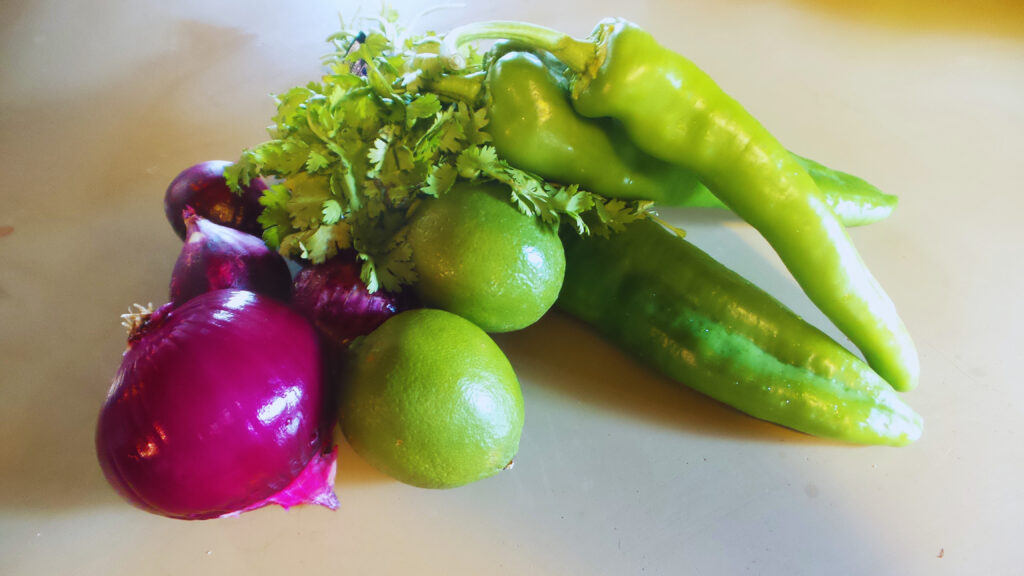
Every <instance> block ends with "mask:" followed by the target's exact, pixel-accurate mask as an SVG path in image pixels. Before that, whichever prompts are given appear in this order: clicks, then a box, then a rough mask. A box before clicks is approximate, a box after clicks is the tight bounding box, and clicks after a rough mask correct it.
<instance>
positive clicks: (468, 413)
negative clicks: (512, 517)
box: [340, 309, 523, 488]
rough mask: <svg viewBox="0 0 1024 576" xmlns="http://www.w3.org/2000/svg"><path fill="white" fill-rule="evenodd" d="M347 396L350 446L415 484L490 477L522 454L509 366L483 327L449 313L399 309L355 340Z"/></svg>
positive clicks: (519, 413)
mask: <svg viewBox="0 0 1024 576" xmlns="http://www.w3.org/2000/svg"><path fill="white" fill-rule="evenodd" d="M340 399H341V403H340V408H341V410H340V417H341V429H342V432H344V434H345V437H346V438H347V439H348V442H349V444H351V446H352V448H353V449H354V450H355V451H356V452H357V453H358V454H360V455H361V456H362V457H363V458H364V459H366V461H368V462H369V463H370V464H372V465H373V466H374V467H376V468H377V469H379V470H381V471H383V472H385V473H386V474H388V475H390V476H391V477H393V478H395V479H396V480H399V481H401V482H405V483H406V484H412V485H413V486H420V487H423V488H452V487H455V486H461V485H463V484H468V483H470V482H474V481H476V480H480V479H483V478H487V477H488V476H492V475H494V474H496V473H497V472H498V471H500V470H502V469H503V468H505V467H507V466H508V465H509V464H510V463H511V461H512V458H513V457H514V456H515V455H516V452H517V450H518V449H519V436H520V434H521V433H522V430H523V396H522V393H521V392H520V390H519V382H518V380H517V379H516V375H515V372H513V370H512V365H511V364H509V361H508V359H507V358H506V357H505V355H504V354H503V353H502V351H501V349H500V348H498V345H497V344H495V343H494V341H493V340H491V338H490V336H488V335H487V334H486V333H485V332H484V331H483V330H481V329H480V328H479V327H477V326H476V325H475V324H473V323H472V322H470V321H468V320H466V319H464V318H462V317H460V316H457V315H455V314H451V313H449V312H445V311H442V310H430V309H420V310H410V311H407V312H402V313H399V314H397V315H395V316H392V317H391V318H389V319H388V320H387V321H386V322H384V323H383V324H381V325H380V326H379V327H378V328H377V329H376V330H374V331H373V332H371V333H370V334H369V335H367V336H366V337H365V338H363V339H362V340H359V341H357V342H356V343H354V344H353V346H352V348H351V352H350V355H349V357H348V363H347V367H346V370H345V373H344V379H343V381H342V382H341V394H340Z"/></svg>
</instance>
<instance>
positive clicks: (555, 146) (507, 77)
mask: <svg viewBox="0 0 1024 576" xmlns="http://www.w3.org/2000/svg"><path fill="white" fill-rule="evenodd" d="M546 64H547V63H546V62H542V61H541V58H540V57H538V55H534V54H530V53H527V52H509V53H506V54H504V55H502V56H500V57H499V58H497V59H496V60H495V61H494V62H493V63H492V64H491V65H490V67H489V68H488V72H487V95H488V98H489V101H488V118H489V124H488V126H487V131H488V132H489V133H490V134H491V137H492V139H493V143H494V148H495V150H497V152H498V154H499V155H501V156H502V157H503V158H505V159H506V160H508V161H509V162H511V163H512V164H514V165H515V166H517V167H520V168H522V169H524V170H529V171H531V172H534V173H536V174H538V175H540V176H542V177H544V178H546V179H549V180H554V181H558V182H567V183H574V184H579V185H581V186H582V187H583V188H585V189H587V190H592V191H594V192H597V193H598V194H601V195H602V196H607V197H610V198H621V199H627V200H634V199H636V200H652V201H654V202H656V203H658V204H661V205H663V206H700V207H714V208H725V207H726V206H725V204H723V203H722V201H721V200H719V199H718V197H716V196H715V195H714V194H712V193H711V191H710V190H708V189H707V187H706V186H704V185H703V184H702V183H701V182H700V180H698V179H697V177H696V176H694V175H693V173H692V172H691V171H690V170H687V169H686V168H684V167H681V166H678V165H675V164H671V163H669V162H665V161H663V160H659V159H657V158H654V157H652V156H650V155H648V154H646V153H644V152H641V151H640V150H639V149H637V147H636V146H635V145H633V143H632V141H631V139H630V138H629V136H628V135H627V134H625V132H624V131H623V129H622V127H621V125H619V124H618V123H616V122H613V121H611V120H610V119H607V118H584V117H582V116H580V115H579V114H577V113H576V111H575V110H573V108H572V104H571V103H570V99H569V93H568V87H567V86H565V85H564V82H562V81H560V77H559V76H558V75H556V74H555V72H554V71H552V70H551V69H550V68H549V67H548V66H547V65H546ZM794 158H795V159H796V160H797V161H798V162H800V163H801V165H803V166H804V168H805V169H807V170H808V172H809V173H810V174H811V177H812V178H813V179H814V181H815V183H816V184H817V185H818V188H819V189H821V191H822V193H823V194H824V195H825V201H826V202H827V203H828V205H829V207H830V208H832V210H833V211H834V212H836V215H837V216H838V217H839V219H840V221H842V223H843V224H844V225H846V226H858V225H862V224H869V223H871V222H876V221H878V220H882V219H884V218H886V217H888V216H889V215H890V214H891V213H892V211H893V209H894V208H895V207H896V203H897V198H896V196H892V195H890V194H885V193H883V192H882V191H880V190H879V189H878V188H875V187H874V186H872V185H871V184H868V183H867V182H865V181H864V180H861V179H860V178H857V177H855V176H852V175H849V174H845V173H843V172H838V171H836V170H832V169H830V168H827V167H825V166H823V165H821V164H818V163H817V162H813V161H811V160H807V159H804V158H800V157H798V156H796V155H794Z"/></svg>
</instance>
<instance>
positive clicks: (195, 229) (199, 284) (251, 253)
mask: <svg viewBox="0 0 1024 576" xmlns="http://www.w3.org/2000/svg"><path fill="white" fill-rule="evenodd" d="M183 218H184V222H185V226H186V229H187V233H186V235H185V243H184V244H183V245H182V247H181V253H180V254H179V255H178V261H177V262H176V263H175V264H174V271H173V272H172V273H171V287H170V297H171V302H173V303H175V304H179V305H180V304H182V303H184V302H185V301H187V300H189V299H191V298H194V297H196V296H198V295H199V294H202V293H204V292H212V291H214V290H221V289H225V288H234V289H237V290H249V291H251V292H258V293H260V294H264V295H267V296H272V297H274V298H277V299H278V300H288V298H289V297H290V296H291V284H292V276H291V272H290V271H289V270H288V264H287V263H286V262H285V260H284V258H283V257H282V256H281V255H280V254H278V253H277V252H274V251H273V250H271V249H269V248H267V245H266V244H264V243H263V240H260V239H259V238H257V237H255V236H253V235H252V234H247V233H245V232H241V231H239V230H235V229H233V228H229V227H227V226H221V225H220V224H217V223H215V222H212V221H210V220H207V219H206V218H203V217H202V216H199V215H198V214H196V213H195V212H194V211H193V210H192V208H191V207H189V208H185V210H184V211H183Z"/></svg>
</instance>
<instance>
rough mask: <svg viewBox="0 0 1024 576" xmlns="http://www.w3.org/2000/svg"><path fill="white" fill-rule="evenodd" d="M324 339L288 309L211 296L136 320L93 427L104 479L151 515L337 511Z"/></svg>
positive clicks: (242, 296) (238, 295) (259, 300)
mask: <svg viewBox="0 0 1024 576" xmlns="http://www.w3.org/2000/svg"><path fill="white" fill-rule="evenodd" d="M324 398H325V384H324V378H323V374H322V368H321V360H320V353H319V349H318V341H317V335H316V333H315V331H314V329H313V327H312V326H310V324H309V322H307V321H306V320H305V319H304V318H303V317H302V316H300V315H299V314H298V313H296V312H294V311H292V310H291V309H290V308H288V307H287V306H285V305H284V304H282V303H280V302H278V301H276V300H274V299H272V298H267V297H264V296H261V295H258V294H254V293H252V292H245V291H238V290H220V291H216V292H208V293H206V294H203V295H201V296H197V297H196V298H194V299H192V300H190V301H188V302H187V303H185V304H184V305H182V306H181V307H178V308H174V307H173V305H171V304H168V305H165V306H163V307H161V308H160V309H158V310H157V311H156V312H155V313H152V314H151V315H145V314H143V315H140V316H137V317H136V318H135V319H134V325H133V326H132V335H131V337H130V338H129V342H128V349H127V350H126V351H125V353H124V358H123V361H122V364H121V367H120V369H119V370H118V371H117V375H116V377H115V378H114V382H113V386H112V387H111V389H110V392H109V394H108V396H107V399H106V402H105V404H104V406H103V409H102V411H101V412H100V417H99V422H98V425H97V428H96V451H97V454H98V457H99V461H100V465H101V467H102V469H103V472H104V474H105V475H106V477H107V480H108V481H109V482H110V483H111V484H112V485H113V486H114V487H115V488H116V489H117V490H118V491H119V492H120V493H121V494H122V495H123V496H124V497H125V498H126V499H128V500H129V501H130V502H132V503H133V504H135V505H137V506H139V507H140V508H143V509H145V510H147V511H150V512H154V513H157V514H162V515H165V516H170V517H174V518H183V519H203V518H214V517H218V516H223V515H227V514H235V513H239V512H242V511H245V510H250V509H253V508H255V507H260V506H263V505H266V504H269V503H278V504H281V505H283V506H285V507H288V506H290V505H293V504H298V503H317V504H322V505H325V506H328V507H330V508H336V507H337V499H336V498H335V496H334V491H333V471H334V463H335V458H336V453H335V454H324V452H325V450H324V449H325V448H329V447H330V442H331V440H330V434H329V431H330V430H331V428H332V427H333V421H332V420H330V419H329V418H326V417H325V416H324V415H325V414H327V413H328V411H327V410H325V409H324V404H323V403H324Z"/></svg>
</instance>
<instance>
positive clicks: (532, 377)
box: [0, 0, 1024, 575]
mask: <svg viewBox="0 0 1024 576" xmlns="http://www.w3.org/2000/svg"><path fill="white" fill-rule="evenodd" d="M932 4H933V3H929V2H924V1H923V0H917V1H910V0H903V1H896V2H867V3H845V2H831V1H816V0H778V1H775V2H770V3H756V2H742V1H735V0H730V1H724V2H710V1H708V2H687V1H680V2H667V1H666V2H650V3H647V2H628V3H613V2H607V1H598V2H570V3H558V2H536V1H528V2H519V3H512V2H508V3H495V4H493V5H487V4H474V5H473V6H472V7H470V8H463V9H449V10H445V11H441V12H436V13H433V14H430V15H428V16H425V17H424V18H423V19H422V20H421V22H420V24H419V28H420V29H422V28H433V29H437V30H445V29H448V28H451V27H453V26H455V25H458V24H462V23H466V22H470V21H473V20H480V19H496V18H502V19H522V20H530V21H534V22H537V23H542V24H545V25H548V26H552V27H557V28H560V29H563V30H566V31H568V32H571V33H573V34H576V35H580V36H582V35H585V34H586V33H587V32H589V30H590V28H591V27H592V26H593V24H594V23H596V22H597V21H598V20H600V19H601V18H603V17H606V16H612V15H621V16H625V17H627V18H629V19H631V20H634V21H635V22H637V23H639V24H640V25H641V26H644V27H645V28H647V29H648V30H650V31H651V32H653V33H654V35H655V36H656V37H657V38H659V39H660V40H661V41H662V42H663V43H664V44H666V45H668V46H670V47H672V48H674V49H676V50H678V51H680V52H682V53H684V54H686V55H687V56H688V57H690V58H691V59H692V60H694V61H695V62H697V63H698V64H699V65H700V66H701V67H703V68H704V69H705V70H706V71H707V72H709V73H710V74H711V75H712V76H713V77H714V78H715V79H716V80H717V81H718V82H719V84H720V85H721V86H722V87H723V88H725V90H726V91H728V92H729V93H730V94H732V95H733V96H734V97H736V98H737V99H738V100H739V101H741V102H742V103H743V104H744V105H745V106H746V107H747V108H748V109H749V110H750V111H751V112H753V113H754V115H755V116H757V117H758V118H759V119H760V120H761V121H762V122H763V123H764V124H765V125H766V126H767V127H768V128H769V129H770V130H772V131H773V132H774V133H775V134H776V136H777V137H778V138H779V139H780V140H781V141H782V142H783V143H785V144H786V145H787V146H788V147H790V148H791V149H792V150H795V151H797V152H799V153H802V154H805V155H808V156H811V157H813V158H816V159H818V160H820V161H822V162H825V163H827V164H829V165H832V166H835V167H837V168H840V169H844V170H847V171H850V172H853V173H855V174H858V175H861V176H863V177H865V178H867V179H868V180H869V181H871V182H873V183H875V184H877V185H878V186H880V187H881V188H883V189H884V190H886V191H888V192H891V193H894V194H897V195H899V196H900V199H901V202H900V206H899V208H898V210H897V211H896V213H895V214H894V216H893V217H892V218H891V219H889V220H888V221H885V222H882V223H879V224H875V225H872V226H869V227H865V228H859V229H856V230H853V231H852V232H851V234H852V236H853V238H854V240H855V242H856V244H857V246H858V248H859V250H860V251H861V254H862V256H863V257H864V259H865V261H866V262H867V263H868V265H869V266H870V267H871V269H872V270H873V272H874V273H875V274H876V276H877V277H878V279H879V280H880V281H881V283H882V285H883V286H884V287H885V288H886V290H887V291H888V292H889V294H890V296H891V297H892V298H893V300H894V301H895V302H896V304H897V306H898V309H899V311H900V313H901V315H902V316H903V319H904V320H905V321H906V323H907V325H908V326H909V328H910V330H911V333H912V334H913V335H914V337H915V339H916V342H917V345H918V348H919V351H920V354H921V358H922V364H923V366H922V379H921V385H920V387H919V388H918V389H917V390H916V391H913V392H911V393H909V394H907V395H906V399H907V401H908V402H909V403H910V404H911V405H912V406H913V407H914V408H915V409H917V410H918V411H919V412H920V413H921V414H922V415H923V416H924V417H925V420H926V427H925V433H924V436H923V437H922V438H921V440H920V441H918V442H917V443H916V444H915V445H912V446H910V447H907V448H900V449H892V448H871V447H852V446H846V445H840V444H836V443H831V442H824V441H819V440H816V439H813V438H810V437H807V436H804V435H801V434H798V433H795V432H791V431H789V430H785V429H782V428H779V427H777V426H773V425H770V424H767V423H763V422H759V421H756V420H754V419H751V418H749V417H746V416H744V415H742V414H739V413H737V412H735V411H733V410H731V409H728V408H726V407H724V406H722V405H719V404H717V403H715V402H713V401H710V400H708V399H706V398H704V397H702V396H700V395H698V394H696V393H693V392H690V391H688V390H687V389H685V388H682V387H680V386H678V385H675V384H673V383H671V382H669V381H668V380H666V379H664V378H661V377H659V376H657V375H655V374H653V373H651V372H650V371H648V370H646V369H644V368H642V367H641V366H639V365H637V364H635V363H633V362H632V361H631V360H629V359H627V358H626V357H624V356H623V355H622V354H620V353H619V352H617V351H616V350H614V349H613V348H612V347H611V346H609V345H608V344H606V343H604V342H603V341H601V340H600V339H599V338H597V337H596V336H594V335H593V334H592V333H590V332H589V331H588V330H586V329H585V328H584V327H582V326H581V325H580V324H578V323H576V322H575V321H573V320H571V319H569V318H567V317H565V316H563V315H560V314H558V313H551V314H549V315H548V316H547V317H545V318H544V319H543V320H542V321H541V322H540V323H539V324H537V325H535V326H533V327H531V328H529V329H527V330H524V331H522V332H519V333H514V334H508V335H503V336H500V337H498V338H497V341H498V342H499V344H500V345H501V346H502V347H503V348H504V349H505V351H506V352H507V353H508V355H509V357H510V359H511V360H512V362H513V365H514V366H515V367H516V370H517V372H518V374H519V377H520V380H521V383H522V386H523V392H524V396H525V400H526V410H527V421H526V428H525V430H524V435H523V440H522V445H521V450H520V453H519V456H518V458H517V462H516V467H515V469H514V470H512V471H511V472H507V473H502V474H500V475H499V476H498V477H496V478H492V479H489V480H486V481H482V482H479V483H477V484H474V485H471V486H468V487H464V488H460V489H456V490H450V491H441V492H438V491H428V490H421V489H416V488H411V487H407V486H404V485H402V484H399V483H396V482H394V481H392V480H390V479H388V478H387V477H385V476H383V475H382V474H380V473H378V472H377V471H375V470H374V469H372V468H370V467H369V466H368V465H367V464H366V463H364V462H363V461H362V460H361V459H360V458H359V457H358V456H357V455H356V454H354V453H353V452H352V451H351V449H350V448H348V447H347V446H346V445H345V444H344V442H342V446H341V462H340V467H339V473H338V479H337V493H338V496H339V498H340V500H341V508H340V509H339V510H338V511H337V512H333V513H332V512H330V511H327V510H325V509H321V508H299V509H292V510H290V511H284V510H282V509H280V508H276V507H275V508H267V509H263V510H260V511H256V512H253V513H248V514H245V515H243V516H241V517H239V518H235V519H225V520H218V521H208V522H191V523H190V522H182V521H173V520H168V519H164V518H160V517H156V516H152V515H148V514H146V513H143V512H141V511H139V510H136V509H135V508H133V507H131V506H129V505H128V504H126V503H125V502H123V501H122V500H120V499H119V497H118V496H117V495H116V494H115V493H114V491H113V490H112V489H111V488H110V487H109V486H108V485H107V484H106V482H105V481H104V479H103V477H102V475H101V473H100V470H99V467H98V465H97V464H96V459H95V455H94V451H93V440H92V438H93V430H94V426H95V421H96V415H97V413H98V410H99V407H100V404H101V403H102V401H103V398H104V395H105V394H106V391H107V388H108V387H109V385H110V381H111V378H112V376H113V374H114V371H115V369H116V367H117V365H118V364H119V360H120V354H121V352H122V350H123V349H124V334H123V332H122V328H121V327H120V325H119V318H118V315H119V314H121V313H122V312H124V311H125V309H126V308H127V307H128V305H130V304H131V303H133V302H147V301H153V302H162V301H164V300H165V299H166V290H167V281H168V277H169V274H170V270H171V267H172V266H173V263H174V261H175V259H176V257H177V254H178V250H179V249H180V242H179V240H178V239H177V237H176V236H175V235H174V234H173V232H172V231H171V229H170V227H169V226H168V225H167V223H166V221H165V220H164V215H163V211H162V204H161V202H162V197H163V193H164V189H165V188H166V186H167V184H168V183H169V182H170V180H171V179H172V178H173V177H174V175H175V174H177V173H178V171H180V170H181V169H183V168H185V167H186V166H188V165H190V164H193V163H196V162H199V161H202V160H207V159H216V158H220V159H229V160H230V159H234V158H237V156H238V154H239V153H240V151H241V150H242V148H243V147H245V146H250V145H253V144H256V143H258V142H260V141H262V140H263V139H264V138H265V137H266V133H265V127H266V126H267V125H268V124H269V122H270V118H271V116H272V113H273V101H272V99H271V98H270V96H269V95H270V94H272V93H275V92H283V91H284V90H286V89H287V88H289V87H291V86H293V85H300V84H304V83H306V82H307V81H309V80H313V79H315V78H316V77H317V75H318V74H319V73H320V68H319V57H320V56H321V55H322V54H324V53H325V52H326V51H327V48H328V47H327V45H326V44H325V43H324V42H323V39H324V38H325V37H326V36H327V35H328V34H330V33H331V32H333V31H334V30H335V29H336V27H337V22H338V20H337V13H338V12H339V11H340V10H344V11H345V13H346V14H351V13H352V12H353V11H354V5H350V4H346V3H336V2H324V1H316V2H301V3H299V2H283V1H268V0H267V1H260V2H240V1H233V2H218V3H208V2H200V1H191V0H190V1H186V2H156V1H153V0H144V1H132V2H129V1H126V0H104V1H103V2H100V1H96V0H93V1H90V2H56V1H34V2H29V1H19V0H13V1H7V2H4V3H3V4H2V5H0V42H2V50H0V58H2V66H0V166H2V173H3V184H2V185H0V574H5V575H7V574H10V575H41V574H104V575H115V574H247V575H256V574H284V573H288V574H410V573H416V574H559V575H563V574H588V575H590V574H900V575H937V574H938V575H941V574H986V575H1019V574H1024V562H1022V561H1021V556H1020V550H1019V548H1020V538H1021V536H1022V535H1024V499H1022V497H1021V485H1022V484H1024V450H1022V448H1021V443H1022V440H1024V437H1022V434H1021V422H1022V421H1024V386H1022V385H1021V382H1020V377H1019V375H1018V371H1017V368H1018V367H1019V365H1020V361H1021V359H1022V358H1024V354H1022V353H1021V350H1020V346H1021V344H1022V342H1024V338H1022V336H1024V334H1022V325H1024V310H1022V305H1021V302H1022V292H1024V266H1022V265H1021V260H1022V259H1021V255H1020V253H1021V249H1022V248H1024V242H1022V240H1024V233H1022V232H1021V227H1020V223H1019V218H1020V215H1021V214H1022V213H1024V185H1022V183H1021V179H1020V174H1021V168H1024V143H1022V142H1024V139H1022V135H1024V9H1021V8H1020V6H1021V5H1020V4H1019V3H1015V2H1012V1H1010V0H1006V1H1003V2H998V1H994V0H993V1H989V2H974V3H969V2H954V3H934V4H941V5H942V6H932ZM300 5H301V7H298V6H300ZM425 5H427V4H421V5H414V4H413V3H410V2H399V3H397V5H396V6H397V8H399V9H400V11H401V13H402V14H403V15H405V16H406V17H411V16H412V15H413V14H414V13H415V12H418V11H419V9H420V8H422V7H424V6H425ZM376 10H377V3H375V2H370V3H367V5H366V7H364V9H363V14H364V15H372V14H374V13H375V12H376ZM663 215H665V216H666V217H667V218H669V219H670V220H672V221H673V222H675V223H677V224H679V225H682V226H683V227H685V228H686V229H687V230H688V232H689V234H690V238H691V239H692V240H693V241H694V242H696V243H697V244H699V245H701V246H702V247H704V248H705V249H706V250H708V251H709V252H710V253H711V254H712V255H714V256H715V257H717V258H719V259H720V260H721V261H723V262H724V263H726V264H728V265H729V266H731V267H733V268H734V269H736V270H738V271H740V272H741V273H742V274H744V275H745V276H747V277H748V278H750V279H751V280H753V281H754V282H755V283H757V284H759V285H760V286H762V287H763V288H765V289H766V290H768V291H769V292H771V293H772V294H774V295H775V296H777V297H778V298H779V299H781V300H782V301H783V302H785V303H786V304H787V305H789V306H791V307H792V308H793V309H794V310H796V311H797V312H798V313H800V314H801V315H803V316H804V317H805V318H806V319H808V320H809V321H811V322H812V323H815V324H816V325H818V326H820V327H822V328H823V329H824V330H826V331H827V332H828V333H829V334H830V335H832V336H834V337H836V338H837V339H839V341H840V342H841V343H843V344H846V345H849V341H848V340H846V339H844V338H842V337H841V335H840V334H839V333H838V332H837V331H836V330H835V329H834V328H833V327H832V326H831V325H830V324H828V323H827V322H826V321H825V320H824V318H823V317H822V316H821V314H820V313H818V312H817V311H816V310H815V309H814V308H813V306H811V304H810V303H809V302H808V301H807V300H806V298H805V297H804V296H803V294H802V293H801V292H800V291H799V289H798V287H797V286H796V284H795V283H794V282H793V280H792V278H791V277H790V276H789V274H788V273H787V272H786V271H785V269H784V268H782V266H781V265H780V264H779V262H778V259H777V258H776V257H775V256H774V254H773V253H772V252H771V251H770V250H769V249H768V248H767V246H766V244H765V243H764V242H763V241H762V240H760V238H759V237H758V236H757V235H756V234H755V233H754V232H753V231H751V230H750V229H749V228H748V227H746V226H745V225H744V224H743V223H742V222H739V221H736V220H734V219H732V218H730V217H728V216H726V215H723V214H718V213H709V212H700V211H683V210H676V211H666V212H665V213H664V214H663ZM286 571H287V572H286Z"/></svg>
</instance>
